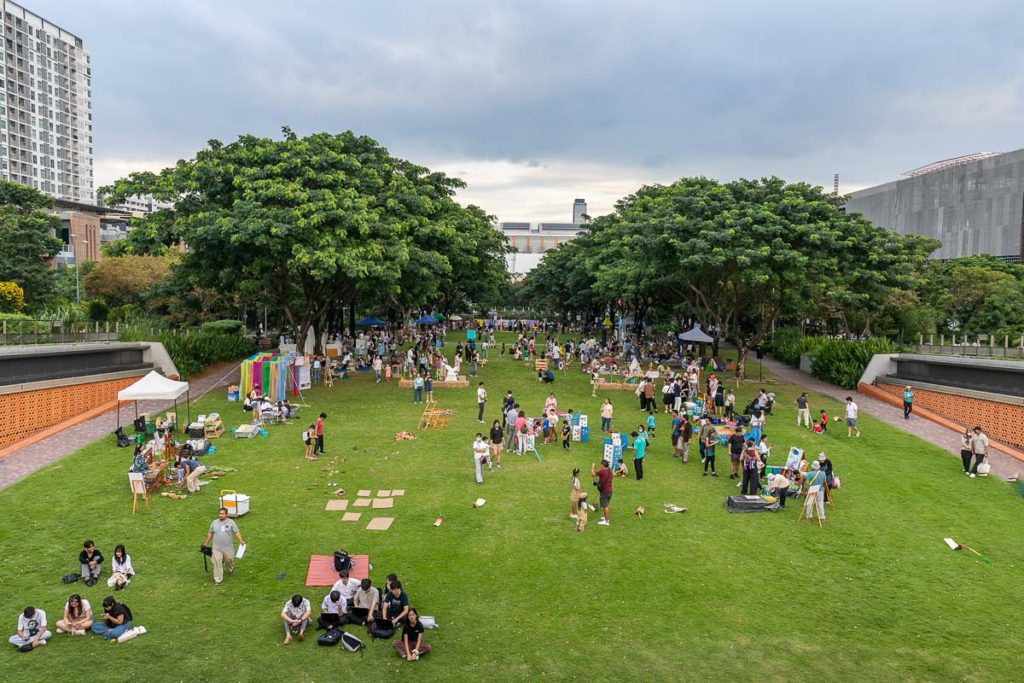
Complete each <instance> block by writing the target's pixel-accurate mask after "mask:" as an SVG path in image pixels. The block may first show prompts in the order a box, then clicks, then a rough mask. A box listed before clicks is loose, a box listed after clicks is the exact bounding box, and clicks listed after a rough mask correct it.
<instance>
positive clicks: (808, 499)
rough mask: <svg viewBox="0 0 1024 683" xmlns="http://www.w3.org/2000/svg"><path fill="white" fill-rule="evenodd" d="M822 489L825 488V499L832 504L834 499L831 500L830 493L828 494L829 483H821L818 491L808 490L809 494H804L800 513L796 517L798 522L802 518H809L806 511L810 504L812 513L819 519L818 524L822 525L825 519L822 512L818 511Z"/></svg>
mask: <svg viewBox="0 0 1024 683" xmlns="http://www.w3.org/2000/svg"><path fill="white" fill-rule="evenodd" d="M822 489H824V490H825V501H826V502H827V503H828V504H829V505H831V504H832V501H831V500H830V498H829V495H828V484H819V485H818V490H817V491H808V492H807V495H806V496H804V499H803V501H802V503H803V504H802V505H801V506H800V513H799V514H798V515H797V518H796V521H797V522H799V521H800V520H802V519H808V518H807V516H806V511H807V509H808V506H809V507H810V510H811V514H812V515H814V517H815V518H816V519H817V520H818V526H822V522H823V521H824V519H823V518H822V516H821V514H820V513H819V512H818V496H820V495H821V490H822ZM808 521H809V520H808Z"/></svg>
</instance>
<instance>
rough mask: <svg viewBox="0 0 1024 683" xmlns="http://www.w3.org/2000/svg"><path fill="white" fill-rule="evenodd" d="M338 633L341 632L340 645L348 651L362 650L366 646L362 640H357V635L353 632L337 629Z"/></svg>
mask: <svg viewBox="0 0 1024 683" xmlns="http://www.w3.org/2000/svg"><path fill="white" fill-rule="evenodd" d="M339 633H341V644H342V646H344V648H345V649H346V650H348V651H349V652H356V651H360V652H362V651H363V649H364V648H365V647H366V646H365V645H364V644H363V641H361V640H359V636H357V635H355V634H354V633H349V632H348V631H339Z"/></svg>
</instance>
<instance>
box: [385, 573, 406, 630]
mask: <svg viewBox="0 0 1024 683" xmlns="http://www.w3.org/2000/svg"><path fill="white" fill-rule="evenodd" d="M408 613H409V596H408V595H406V594H405V591H404V590H402V582H401V581H397V580H396V581H394V582H392V584H391V590H389V591H388V592H387V593H386V594H385V595H384V607H383V612H382V615H383V617H384V618H385V619H388V620H390V621H391V623H392V624H394V625H395V627H396V628H397V627H398V626H399V624H401V623H402V621H403V620H404V619H405V615H406V614H408Z"/></svg>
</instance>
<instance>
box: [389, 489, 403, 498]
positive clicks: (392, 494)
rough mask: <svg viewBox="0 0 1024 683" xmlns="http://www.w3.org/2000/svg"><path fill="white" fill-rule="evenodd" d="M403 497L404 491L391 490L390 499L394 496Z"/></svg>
mask: <svg viewBox="0 0 1024 683" xmlns="http://www.w3.org/2000/svg"><path fill="white" fill-rule="evenodd" d="M404 495H405V489H391V497H392V498H395V497H396V496H404Z"/></svg>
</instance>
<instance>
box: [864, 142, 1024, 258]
mask: <svg viewBox="0 0 1024 683" xmlns="http://www.w3.org/2000/svg"><path fill="white" fill-rule="evenodd" d="M903 175H904V176H906V177H904V178H903V179H901V180H896V181H893V182H891V183H885V184H884V185H878V186H877V187H870V188H867V189H864V190H860V191H859V192H854V193H853V194H852V195H851V196H850V199H849V201H848V202H847V203H846V210H847V211H848V212H856V213H861V214H864V216H865V217H866V218H867V219H868V220H870V221H871V222H872V223H874V224H875V225H878V226H881V227H883V228H889V229H892V230H896V231H897V232H900V233H904V234H906V233H916V234H920V235H927V236H928V237H934V238H936V239H938V240H941V241H942V247H940V248H939V249H938V251H936V252H935V253H934V254H932V257H933V258H939V259H949V258H958V257H961V256H971V255H974V254H991V255H993V256H999V257H1002V258H1006V259H1008V260H1014V261H1019V260H1022V259H1024V149H1019V150H1016V151H1014V152H1007V153H1005V154H972V155H968V156H966V157H957V158H954V159H946V160H944V161H940V162H936V163H934V164H930V165H928V166H924V167H921V168H919V169H915V170H914V171H908V172H907V173H905V174H903Z"/></svg>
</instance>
